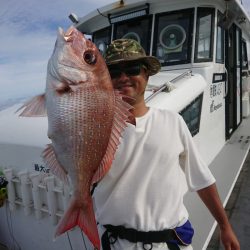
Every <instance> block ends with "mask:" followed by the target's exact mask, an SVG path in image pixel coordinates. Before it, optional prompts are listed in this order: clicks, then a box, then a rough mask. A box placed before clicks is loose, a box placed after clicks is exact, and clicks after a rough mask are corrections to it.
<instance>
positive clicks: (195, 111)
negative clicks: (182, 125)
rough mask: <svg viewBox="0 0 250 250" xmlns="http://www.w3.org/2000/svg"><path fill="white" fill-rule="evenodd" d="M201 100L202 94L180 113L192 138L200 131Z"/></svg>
mask: <svg viewBox="0 0 250 250" xmlns="http://www.w3.org/2000/svg"><path fill="white" fill-rule="evenodd" d="M202 99H203V94H201V95H199V96H198V97H197V98H196V99H194V100H193V101H192V102H191V103H190V104H189V105H188V106H187V107H186V108H184V109H183V110H182V111H181V112H180V115H181V116H182V117H183V119H184V121H185V122H186V124H187V126H188V128H189V131H190V133H191V135H192V136H195V135H196V134H197V133H199V130H200V119H201V107H202Z"/></svg>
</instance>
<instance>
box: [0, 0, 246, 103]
mask: <svg viewBox="0 0 250 250" xmlns="http://www.w3.org/2000/svg"><path fill="white" fill-rule="evenodd" d="M112 2H115V0H94V1H93V0H0V16H1V19H0V34H1V42H0V89H1V91H0V107H1V105H2V104H3V103H6V102H8V103H10V102H12V100H16V99H17V98H27V97H30V96H33V95H35V94H38V93H42V92H43V91H44V87H45V79H46V67H47V62H48V59H49V57H50V55H51V53H52V51H53V48H54V43H55V39H56V33H57V29H58V27H59V26H61V27H62V28H64V29H66V28H67V27H69V26H70V25H71V21H70V20H69V18H68V15H69V14H70V13H72V12H73V13H75V14H77V16H78V17H81V16H84V15H86V14H88V13H89V12H91V11H92V10H94V9H96V8H100V7H102V6H104V5H106V4H109V3H112ZM243 4H244V5H245V7H246V8H247V9H248V10H250V0H243ZM248 12H249V11H248Z"/></svg>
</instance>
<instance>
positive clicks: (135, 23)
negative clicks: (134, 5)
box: [114, 16, 152, 54]
mask: <svg viewBox="0 0 250 250" xmlns="http://www.w3.org/2000/svg"><path fill="white" fill-rule="evenodd" d="M151 26H152V16H146V17H142V18H139V19H138V18H137V19H136V20H134V19H132V20H129V21H126V22H122V23H117V24H115V30H114V39H120V38H128V39H134V40H136V41H137V42H139V43H140V44H141V46H142V47H143V48H144V50H145V51H146V54H149V52H150V40H151Z"/></svg>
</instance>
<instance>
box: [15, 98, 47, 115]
mask: <svg viewBox="0 0 250 250" xmlns="http://www.w3.org/2000/svg"><path fill="white" fill-rule="evenodd" d="M23 108H24V110H23V111H22V112H21V113H20V114H19V116H25V117H33V116H47V110H46V105H45V94H42V95H38V96H35V97H33V98H32V99H30V100H28V101H27V102H26V103H24V104H23V105H22V107H20V108H19V109H18V110H17V111H16V112H18V111H19V110H21V109H23Z"/></svg>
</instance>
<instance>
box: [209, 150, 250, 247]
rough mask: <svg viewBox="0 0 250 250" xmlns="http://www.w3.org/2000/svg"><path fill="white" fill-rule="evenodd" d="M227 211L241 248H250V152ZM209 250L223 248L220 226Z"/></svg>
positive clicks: (210, 243)
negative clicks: (220, 238)
mask: <svg viewBox="0 0 250 250" xmlns="http://www.w3.org/2000/svg"><path fill="white" fill-rule="evenodd" d="M226 212H227V214H228V217H229V219H230V222H231V225H232V226H233V228H234V230H235V233H236V235H237V237H238V239H239V241H240V245H241V249H250V242H249V239H250V226H249V225H250V152H249V153H248V156H247V159H246V161H245V163H244V165H243V168H242V170H241V173H240V175H239V178H238V180H237V182H236V184H235V187H234V189H233V192H232V194H231V196H230V199H229V200H228V203H227V205H226ZM207 250H223V247H222V244H221V242H220V240H219V230H218V227H216V230H215V232H214V234H213V237H212V239H211V241H210V242H209V245H208V247H207Z"/></svg>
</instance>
